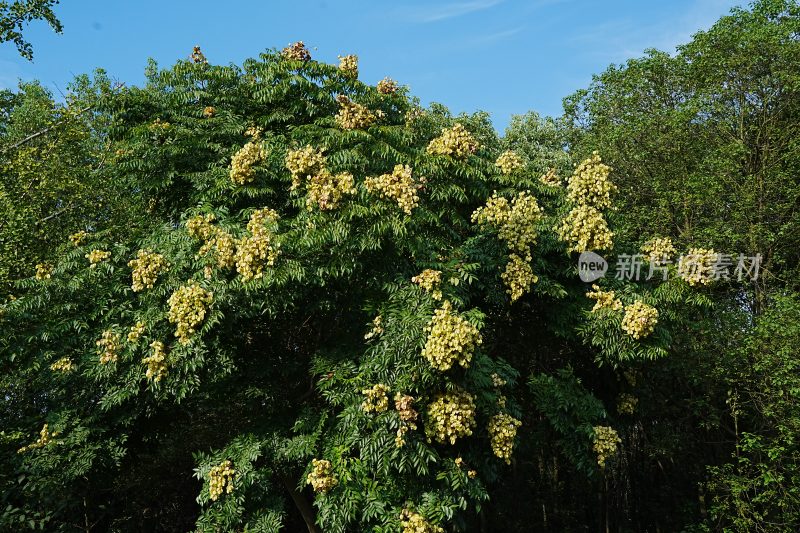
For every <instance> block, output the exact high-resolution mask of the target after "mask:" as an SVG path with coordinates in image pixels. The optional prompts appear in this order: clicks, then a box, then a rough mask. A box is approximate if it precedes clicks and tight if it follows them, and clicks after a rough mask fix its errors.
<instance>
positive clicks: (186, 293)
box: [168, 281, 213, 344]
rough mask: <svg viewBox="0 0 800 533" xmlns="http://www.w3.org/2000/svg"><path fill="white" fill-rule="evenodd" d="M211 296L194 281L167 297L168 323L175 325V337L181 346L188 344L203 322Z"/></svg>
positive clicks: (211, 299)
mask: <svg viewBox="0 0 800 533" xmlns="http://www.w3.org/2000/svg"><path fill="white" fill-rule="evenodd" d="M212 301H213V295H212V294H211V293H210V292H209V291H207V290H206V289H204V288H203V287H201V286H200V285H199V284H198V283H197V282H196V281H190V282H189V283H187V284H186V285H183V286H182V287H180V288H178V290H176V291H175V292H174V293H172V296H170V297H169V301H168V303H169V313H168V318H169V321H170V322H171V323H173V324H176V326H177V327H176V329H175V336H176V337H177V338H178V341H179V342H180V343H181V344H185V343H187V342H189V340H190V338H191V337H192V335H194V334H195V333H196V331H197V328H198V327H199V326H200V324H202V323H203V320H205V317H206V313H207V311H208V306H209V305H210V304H211V302H212Z"/></svg>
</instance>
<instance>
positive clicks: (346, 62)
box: [338, 55, 358, 78]
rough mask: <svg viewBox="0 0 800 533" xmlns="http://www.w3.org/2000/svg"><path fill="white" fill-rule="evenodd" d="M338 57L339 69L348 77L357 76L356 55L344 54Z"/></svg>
mask: <svg viewBox="0 0 800 533" xmlns="http://www.w3.org/2000/svg"><path fill="white" fill-rule="evenodd" d="M338 57H339V70H341V71H342V73H343V74H344V75H345V76H347V77H349V78H358V56H357V55H346V56H338Z"/></svg>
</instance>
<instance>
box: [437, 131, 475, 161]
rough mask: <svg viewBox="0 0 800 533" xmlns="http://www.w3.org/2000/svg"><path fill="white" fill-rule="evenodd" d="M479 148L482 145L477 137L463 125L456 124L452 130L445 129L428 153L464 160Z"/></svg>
mask: <svg viewBox="0 0 800 533" xmlns="http://www.w3.org/2000/svg"><path fill="white" fill-rule="evenodd" d="M478 148H480V145H479V144H478V141H476V140H475V137H473V136H472V134H471V133H470V132H469V131H467V129H466V128H465V127H464V126H463V125H462V124H460V123H456V124H455V125H454V126H453V127H452V128H444V129H443V130H442V134H441V135H440V136H439V137H436V138H435V139H433V140H432V141H431V142H430V143H429V144H428V153H429V154H434V155H449V156H451V157H455V158H456V159H464V158H465V157H467V156H468V155H470V154H474V153H475V152H477V151H478Z"/></svg>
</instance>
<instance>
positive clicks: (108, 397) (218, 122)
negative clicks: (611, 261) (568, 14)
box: [0, 43, 702, 531]
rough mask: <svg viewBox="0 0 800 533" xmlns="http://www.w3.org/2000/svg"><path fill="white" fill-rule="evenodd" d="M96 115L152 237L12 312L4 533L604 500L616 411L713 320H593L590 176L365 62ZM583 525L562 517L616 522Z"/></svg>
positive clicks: (380, 519)
mask: <svg viewBox="0 0 800 533" xmlns="http://www.w3.org/2000/svg"><path fill="white" fill-rule="evenodd" d="M103 110H104V112H105V113H107V114H108V115H107V116H108V130H107V131H108V141H109V143H110V146H109V150H111V153H113V154H114V157H113V158H111V159H109V160H108V161H107V167H106V170H105V171H104V173H103V175H104V176H106V179H108V180H111V181H112V182H113V181H115V180H119V181H120V182H121V183H125V184H127V186H128V187H130V190H131V191H132V192H134V193H135V194H136V195H137V197H140V199H141V203H138V204H137V205H142V206H146V210H147V212H146V214H144V213H142V214H141V216H142V217H144V218H146V219H147V223H143V224H138V225H134V227H132V228H131V231H130V232H120V231H118V228H117V227H116V226H115V225H114V224H110V225H106V224H104V223H103V222H102V221H101V222H99V223H98V224H97V226H96V227H95V228H92V230H93V231H92V232H91V233H90V234H85V235H81V236H80V238H79V239H75V240H74V241H75V242H73V243H64V244H63V245H62V246H61V247H60V248H59V254H58V258H57V260H54V262H53V268H52V270H48V271H47V275H40V276H38V279H37V277H30V278H28V279H25V280H21V281H19V282H18V283H17V285H16V290H17V291H18V292H19V293H20V294H21V295H22V296H21V297H20V298H18V299H16V300H14V301H11V302H9V303H7V304H5V305H4V306H3V308H2V311H3V313H2V315H0V320H2V323H1V327H3V328H4V331H8V334H7V335H4V337H3V339H2V345H0V350H2V351H0V353H2V360H3V365H4V369H6V370H7V373H8V376H9V377H8V378H7V379H6V380H5V381H3V391H2V393H3V394H4V397H5V398H7V399H8V401H7V402H6V404H5V405H4V412H3V420H4V427H5V428H7V429H6V430H5V433H4V434H3V441H2V442H3V446H4V448H3V451H2V461H3V463H4V465H6V466H7V468H4V471H8V472H13V476H9V477H6V478H4V479H2V482H3V483H4V485H5V487H4V491H3V494H4V498H5V502H7V511H6V513H5V515H4V516H3V518H2V520H4V522H0V523H3V524H4V525H5V524H8V525H9V527H11V525H12V524H14V525H15V527H20V526H19V525H20V524H23V523H28V521H29V520H33V522H31V523H32V524H33V525H37V524H44V525H45V526H46V527H47V528H48V529H50V530H63V531H68V530H73V529H81V530H84V531H90V530H93V529H111V530H142V529H152V528H153V527H155V526H154V524H159V525H160V526H161V527H163V528H170V529H172V530H176V531H178V530H181V531H182V530H186V529H187V528H189V527H191V525H192V524H194V523H195V522H196V527H197V529H198V530H203V531H218V530H234V529H247V530H259V531H274V530H277V529H278V528H280V527H281V525H283V526H285V527H287V528H288V529H290V530H298V529H299V528H301V527H306V528H307V529H308V530H309V531H318V530H320V529H321V530H325V531H345V530H350V529H361V530H372V531H396V530H398V529H399V528H405V530H407V531H412V530H415V529H414V528H415V527H416V528H417V529H416V530H417V531H419V530H425V531H441V530H442V529H441V528H442V527H447V528H448V529H456V530H476V529H479V528H483V529H484V530H487V531H488V530H496V529H497V528H498V527H503V526H504V523H505V522H506V518H507V517H508V516H509V515H510V512H511V510H512V509H515V508H516V506H515V505H514V502H513V501H510V502H509V501H504V500H503V498H502V496H503V495H504V494H506V492H504V491H505V490H507V488H508V487H523V488H524V490H526V491H529V490H530V480H542V481H547V480H548V479H553V477H552V476H551V472H547V471H545V469H543V468H542V466H541V465H542V461H551V460H558V461H560V464H562V465H563V468H564V470H565V471H566V472H567V473H568V474H567V475H568V476H569V478H570V483H572V484H574V486H575V487H576V493H575V497H576V498H577V497H578V496H579V495H585V494H588V495H592V494H598V493H600V492H602V489H601V487H602V486H604V484H605V483H607V479H608V475H609V472H613V471H614V469H615V468H616V466H615V465H616V464H617V462H616V461H617V460H618V458H620V457H622V454H621V453H620V452H619V447H620V442H621V440H620V438H619V436H618V433H617V431H615V430H614V426H617V425H618V424H623V423H624V422H623V420H624V416H627V415H618V414H617V413H615V412H614V411H613V410H609V409H606V408H604V405H605V403H606V402H616V399H617V395H618V393H619V389H620V387H621V385H620V380H621V379H624V378H623V372H624V371H626V370H628V371H631V370H634V369H635V368H640V367H642V366H645V365H648V364H651V363H649V362H651V361H654V360H659V359H661V358H663V357H664V356H665V355H666V354H667V349H668V347H669V344H670V333H669V332H670V330H671V329H673V328H678V327H682V325H683V324H684V320H685V317H686V316H689V311H688V310H693V309H696V307H697V304H698V303H702V297H701V296H699V295H698V293H697V291H696V290H695V289H694V288H692V287H691V286H690V285H689V284H688V283H687V282H686V281H685V280H683V279H681V278H680V277H674V279H672V280H670V281H668V282H666V283H652V284H647V285H643V286H634V285H633V284H631V283H626V282H622V281H620V282H613V283H610V286H609V287H605V288H614V289H615V290H616V291H617V292H616V295H615V293H614V292H608V291H605V290H599V291H594V292H592V294H591V297H592V298H595V299H596V300H597V301H596V302H593V301H592V300H591V299H590V298H587V295H586V291H587V287H586V286H585V285H584V284H583V283H582V282H580V280H579V279H578V277H577V274H576V268H575V262H574V258H575V256H574V255H570V253H569V252H567V253H565V251H567V250H580V249H581V247H582V246H584V245H587V246H589V247H590V248H595V249H600V248H603V247H605V246H610V242H609V241H608V239H609V238H610V232H609V231H610V230H609V228H608V226H607V224H606V220H605V213H606V212H607V210H608V208H609V207H610V206H611V197H612V194H613V191H614V186H613V184H612V182H611V177H610V175H611V174H610V173H611V169H610V168H609V167H607V166H606V165H605V164H604V163H603V162H602V160H601V158H600V156H599V155H597V154H594V155H592V156H590V157H588V158H586V159H585V160H584V161H582V162H581V164H580V165H578V166H577V167H576V168H575V169H574V171H573V172H572V174H571V176H570V177H569V182H568V183H569V186H568V187H564V184H563V183H562V184H557V183H553V182H552V181H548V180H541V179H540V170H541V168H540V167H541V166H542V165H543V163H541V162H540V163H533V162H526V160H525V157H523V155H520V154H518V153H516V152H515V151H513V150H503V146H502V143H501V141H500V140H499V139H498V138H497V137H496V135H495V134H494V132H493V130H492V128H491V126H490V124H489V122H488V118H487V117H486V115H485V114H481V113H478V114H475V115H473V116H460V117H452V116H450V114H449V113H447V112H446V110H445V109H444V108H442V107H441V106H432V108H431V109H428V110H422V109H420V108H419V107H418V106H417V105H416V104H415V101H414V100H413V99H412V98H410V97H409V96H408V95H407V92H406V90H405V89H403V88H400V87H398V86H397V84H396V83H394V82H391V81H390V80H384V81H382V82H381V83H379V84H378V85H377V86H370V85H366V84H364V83H362V82H361V81H359V80H358V79H357V62H356V60H355V59H354V58H353V57H348V58H345V59H343V60H342V64H341V65H340V66H338V67H337V66H335V65H327V64H323V63H319V62H316V61H313V60H311V59H310V56H309V53H308V51H307V50H306V49H305V47H304V46H303V45H302V43H297V44H296V45H293V46H291V47H288V48H287V49H285V50H283V51H276V50H269V51H266V52H265V53H263V54H261V56H260V57H259V58H258V59H251V60H248V61H246V62H245V63H244V65H243V66H242V67H237V66H214V65H210V64H208V63H207V62H206V61H205V58H204V57H203V55H202V52H201V51H200V50H199V49H196V50H195V52H194V54H193V55H192V58H191V60H189V61H180V62H178V63H177V64H176V65H175V66H174V67H173V68H171V69H167V70H159V69H158V68H157V66H156V65H155V64H151V66H150V68H149V69H148V83H147V85H146V86H145V87H143V88H135V87H134V88H125V89H122V90H121V91H120V92H119V94H111V95H110V96H109V98H108V99H107V100H105V103H104V107H103ZM549 164H550V161H547V165H549ZM586 212H591V213H592V218H591V223H592V225H590V226H586V225H582V224H581V223H580V221H581V220H582V219H581V218H580V217H581V216H582V214H583V213H586ZM110 220H111V221H112V222H113V220H115V219H113V218H112V219H110ZM109 226H110V227H109ZM87 233H88V232H87ZM598 366H600V367H601V368H600V370H598ZM526 382H527V384H526V385H523V384H525V383H526ZM21 384H24V385H25V386H24V389H20V386H21ZM520 385H522V386H520ZM564 411H566V412H564ZM622 436H623V437H625V438H627V436H626V435H625V434H622ZM16 452H19V453H16ZM192 470H194V474H195V477H196V481H192V479H191V477H190V474H191V472H192ZM557 477H558V476H556V478H557ZM506 478H508V479H509V480H510V481H504V480H505V479H506ZM526 487H527V488H526ZM56 494H57V495H58V501H54V500H53V495H56ZM497 496H500V497H497ZM195 497H196V503H195V502H194V501H193V500H194V498H195ZM544 501H545V504H546V505H545V506H543V507H542V508H543V509H545V508H546V506H547V505H550V500H547V499H545V500H544ZM487 502H488V506H487ZM578 509H580V511H579V512H577V513H571V512H564V510H563V509H560V508H559V507H558V506H555V509H553V508H550V511H554V514H555V523H556V524H558V523H560V524H562V525H563V526H564V527H566V528H570V527H572V526H574V525H575V524H577V523H580V522H590V523H594V524H597V525H598V526H599V525H600V524H602V523H605V524H608V523H610V522H611V521H613V520H615V518H614V517H609V516H608V510H609V509H611V506H610V504H608V503H604V504H603V505H602V506H601V507H600V508H598V507H597V506H596V505H595V504H590V505H587V504H585V503H584V504H583V505H582V506H581V507H578ZM538 510H539V508H538V507H536V512H537V513H538ZM549 516H551V518H548V516H547V515H546V516H544V517H540V516H538V515H536V516H535V517H533V516H525V515H520V516H518V517H515V518H514V520H515V521H517V520H518V522H517V523H518V524H519V527H522V528H524V527H526V525H525V522H524V520H529V521H528V522H527V524H528V525H529V524H531V523H543V525H544V527H551V526H552V524H553V522H554V520H553V518H552V516H553V515H549ZM532 521H533V522H532ZM164 524H168V525H164ZM303 524H304V526H303ZM556 527H557V526H556Z"/></svg>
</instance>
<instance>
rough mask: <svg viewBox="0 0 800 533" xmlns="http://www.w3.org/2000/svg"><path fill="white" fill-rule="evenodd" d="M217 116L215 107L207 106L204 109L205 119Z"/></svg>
mask: <svg viewBox="0 0 800 533" xmlns="http://www.w3.org/2000/svg"><path fill="white" fill-rule="evenodd" d="M216 114H217V108H216V107H214V106H211V105H210V106H206V107H205V108H203V117H204V118H211V117H213V116H214V115H216Z"/></svg>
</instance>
